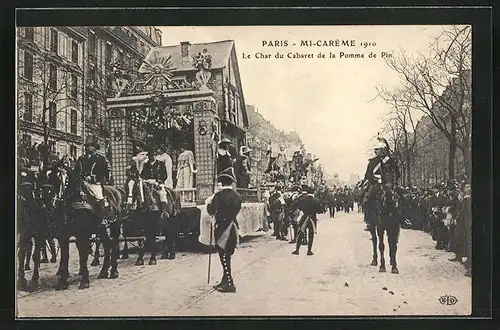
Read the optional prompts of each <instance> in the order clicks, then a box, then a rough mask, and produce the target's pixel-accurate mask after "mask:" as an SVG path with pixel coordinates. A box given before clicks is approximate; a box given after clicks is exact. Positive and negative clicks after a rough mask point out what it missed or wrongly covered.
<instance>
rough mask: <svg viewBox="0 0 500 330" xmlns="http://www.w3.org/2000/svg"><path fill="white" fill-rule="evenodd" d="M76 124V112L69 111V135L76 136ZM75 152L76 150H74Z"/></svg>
mask: <svg viewBox="0 0 500 330" xmlns="http://www.w3.org/2000/svg"><path fill="white" fill-rule="evenodd" d="M77 123H78V113H77V112H76V110H74V109H73V110H71V125H70V130H71V133H73V134H77V133H78V132H77ZM75 152H76V150H75Z"/></svg>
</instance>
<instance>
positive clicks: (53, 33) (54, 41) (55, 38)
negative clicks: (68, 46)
mask: <svg viewBox="0 0 500 330" xmlns="http://www.w3.org/2000/svg"><path fill="white" fill-rule="evenodd" d="M58 50H59V34H58V33H57V30H54V29H50V51H51V52H54V53H56V54H58Z"/></svg>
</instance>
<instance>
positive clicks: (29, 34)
mask: <svg viewBox="0 0 500 330" xmlns="http://www.w3.org/2000/svg"><path fill="white" fill-rule="evenodd" d="M24 37H25V38H26V39H28V40H31V41H33V40H34V38H35V29H34V28H32V27H27V28H25V29H24Z"/></svg>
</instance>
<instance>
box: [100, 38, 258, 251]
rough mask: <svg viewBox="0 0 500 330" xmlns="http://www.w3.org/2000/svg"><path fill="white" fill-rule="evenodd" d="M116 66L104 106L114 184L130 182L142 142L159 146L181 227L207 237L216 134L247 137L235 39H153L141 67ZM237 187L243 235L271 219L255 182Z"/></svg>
mask: <svg viewBox="0 0 500 330" xmlns="http://www.w3.org/2000/svg"><path fill="white" fill-rule="evenodd" d="M113 72H114V78H115V87H116V88H115V89H116V95H114V96H113V97H109V98H108V99H107V111H108V118H109V126H110V132H111V143H110V148H111V159H110V161H111V163H112V176H113V179H114V183H115V185H117V186H124V185H125V183H126V180H127V176H126V175H127V168H128V166H129V165H130V162H131V159H132V158H133V157H134V156H136V155H137V153H138V152H140V151H141V150H144V146H150V147H151V146H152V147H153V148H155V150H157V149H158V148H161V149H162V152H163V154H162V155H160V156H161V157H160V158H161V160H163V161H165V162H166V165H167V171H168V172H169V173H171V176H170V179H171V180H170V181H169V182H167V186H169V185H170V188H174V189H175V190H176V191H177V192H178V193H179V194H180V196H181V204H182V212H181V214H180V215H179V218H178V220H179V234H180V236H191V237H198V238H199V241H200V242H201V243H204V244H209V237H210V230H209V228H210V227H209V222H208V221H207V217H208V214H207V212H206V206H205V203H204V202H205V200H206V199H207V198H208V197H209V196H210V195H212V194H213V193H214V191H215V188H216V176H217V168H216V164H217V145H218V142H219V141H221V139H222V138H225V139H228V140H229V141H230V142H231V144H232V145H233V146H234V148H235V149H236V150H240V148H241V147H243V146H245V144H246V130H245V128H246V127H247V126H248V117H247V114H246V110H245V102H244V98H243V90H242V87H241V81H240V76H239V70H238V63H237V58H236V51H235V45H234V41H221V42H214V43H205V44H193V45H191V44H190V43H188V42H183V43H181V44H180V45H177V46H165V47H155V48H152V49H151V51H150V52H149V54H148V55H147V56H146V58H145V60H144V62H143V63H142V65H141V66H140V68H139V70H138V73H137V74H132V73H131V72H132V70H130V69H129V68H127V67H126V66H125V65H123V63H121V64H120V65H116V66H115V68H114V70H113ZM168 167H170V168H168ZM238 191H239V192H240V194H241V195H242V197H243V202H244V203H243V205H242V209H241V212H240V214H239V216H238V222H239V225H240V235H241V236H245V235H248V234H250V233H253V232H255V231H257V230H259V229H261V228H263V227H265V226H266V221H265V211H264V204H263V203H261V202H259V198H258V196H259V193H258V188H257V189H255V188H254V189H248V188H238Z"/></svg>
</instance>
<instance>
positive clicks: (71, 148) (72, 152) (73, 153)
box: [69, 146, 76, 159]
mask: <svg viewBox="0 0 500 330" xmlns="http://www.w3.org/2000/svg"><path fill="white" fill-rule="evenodd" d="M69 155H70V156H71V157H72V158H73V159H76V146H69Z"/></svg>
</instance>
